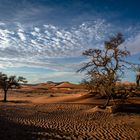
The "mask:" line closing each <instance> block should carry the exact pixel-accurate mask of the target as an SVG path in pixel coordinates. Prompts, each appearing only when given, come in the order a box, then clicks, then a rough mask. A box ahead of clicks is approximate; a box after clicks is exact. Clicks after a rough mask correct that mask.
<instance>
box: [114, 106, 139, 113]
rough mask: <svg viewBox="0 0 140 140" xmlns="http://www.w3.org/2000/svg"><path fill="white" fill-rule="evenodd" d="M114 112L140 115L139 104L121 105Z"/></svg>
mask: <svg viewBox="0 0 140 140" xmlns="http://www.w3.org/2000/svg"><path fill="white" fill-rule="evenodd" d="M116 112H125V113H138V114H140V104H122V105H119V106H118V107H117V109H116Z"/></svg>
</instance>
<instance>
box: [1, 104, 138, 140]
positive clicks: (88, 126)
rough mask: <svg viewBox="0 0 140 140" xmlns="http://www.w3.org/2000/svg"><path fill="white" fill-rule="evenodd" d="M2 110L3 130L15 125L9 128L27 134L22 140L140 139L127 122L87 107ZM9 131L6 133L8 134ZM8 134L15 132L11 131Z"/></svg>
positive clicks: (22, 107) (47, 105)
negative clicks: (92, 110) (89, 110)
mask: <svg viewBox="0 0 140 140" xmlns="http://www.w3.org/2000/svg"><path fill="white" fill-rule="evenodd" d="M1 107H2V109H1V110H0V124H3V123H4V124H5V126H3V129H4V127H5V129H6V128H8V129H10V126H9V127H8V126H6V123H9V122H10V123H12V124H10V125H12V126H16V127H15V128H14V129H15V131H16V130H17V129H18V130H19V134H21V135H20V136H22V135H23V136H24V135H26V134H27V137H23V136H22V138H21V139H24V138H25V139H56V140H57V139H58V140H59V139H64V140H65V139H66V140H90V139H91V140H112V139H114V140H133V139H137V138H136V137H135V135H136V134H137V131H135V130H134V129H133V128H131V127H130V126H129V125H127V124H126V123H125V122H123V121H122V120H117V119H116V118H115V117H114V116H112V115H110V114H109V113H105V112H95V113H91V112H90V113H89V112H86V111H85V110H88V109H90V108H91V107H92V106H88V105H79V104H64V103H63V104H45V105H34V106H17V105H15V106H5V105H3V106H1ZM7 125H9V124H7ZM17 125H18V126H17ZM8 129H7V130H5V131H4V132H7V131H8ZM20 130H21V131H20ZM9 131H12V128H11V129H10V130H9ZM9 133H10V132H9ZM134 134H135V135H134ZM9 135H10V134H9ZM15 135H17V136H16V138H17V139H18V137H20V136H18V132H15ZM0 136H2V134H1V135H0ZM11 136H12V135H11ZM5 138H7V137H5ZM14 138H15V137H14ZM14 138H13V139H14ZM16 138H15V139H16ZM11 139H12V137H11Z"/></svg>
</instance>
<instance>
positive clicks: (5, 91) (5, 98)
mask: <svg viewBox="0 0 140 140" xmlns="http://www.w3.org/2000/svg"><path fill="white" fill-rule="evenodd" d="M3 101H4V102H7V90H4V100H3Z"/></svg>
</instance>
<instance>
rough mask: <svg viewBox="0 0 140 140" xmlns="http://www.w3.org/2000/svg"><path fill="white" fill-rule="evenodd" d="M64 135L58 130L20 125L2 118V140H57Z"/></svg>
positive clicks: (0, 129)
mask: <svg viewBox="0 0 140 140" xmlns="http://www.w3.org/2000/svg"><path fill="white" fill-rule="evenodd" d="M62 134H63V132H61V131H59V130H56V129H50V128H41V127H38V126H34V125H24V124H18V123H15V122H12V121H9V120H7V119H5V118H3V117H0V139H1V140H42V139H46V140H48V139H53V138H55V139H56V137H55V136H56V135H62Z"/></svg>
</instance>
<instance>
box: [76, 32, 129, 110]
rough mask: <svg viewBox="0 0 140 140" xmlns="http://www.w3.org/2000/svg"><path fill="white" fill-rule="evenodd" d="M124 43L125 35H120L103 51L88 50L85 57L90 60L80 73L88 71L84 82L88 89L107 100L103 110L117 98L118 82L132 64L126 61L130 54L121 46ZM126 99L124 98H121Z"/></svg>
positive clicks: (113, 38) (112, 38)
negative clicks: (111, 100)
mask: <svg viewBox="0 0 140 140" xmlns="http://www.w3.org/2000/svg"><path fill="white" fill-rule="evenodd" d="M123 42H124V38H123V35H122V34H121V33H118V34H117V35H116V36H113V37H111V38H110V40H109V41H105V42H104V48H103V49H88V50H86V51H85V52H83V55H85V56H87V57H89V58H90V61H89V62H87V63H85V64H84V66H83V67H82V68H81V69H80V70H78V72H82V71H87V76H88V78H87V80H86V81H84V82H85V83H86V84H87V85H88V88H89V89H90V90H91V91H92V92H94V93H98V94H100V95H102V96H105V97H106V98H107V101H106V103H105V104H104V105H103V106H102V108H106V106H107V105H108V104H109V101H110V99H114V98H115V94H116V92H115V87H116V82H117V81H119V80H120V78H121V77H122V75H123V74H124V70H125V68H128V67H129V66H130V65H131V63H129V62H127V61H125V58H126V57H127V56H128V55H129V54H130V53H129V51H127V50H126V48H124V47H122V46H121V44H122V43H123ZM121 97H122V99H125V98H124V96H121Z"/></svg>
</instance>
